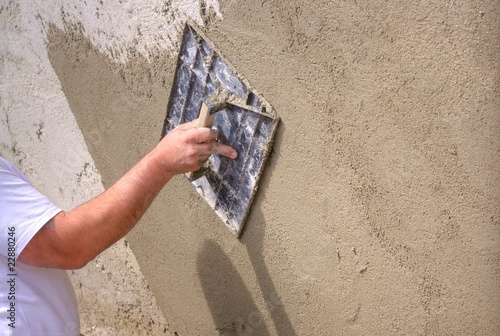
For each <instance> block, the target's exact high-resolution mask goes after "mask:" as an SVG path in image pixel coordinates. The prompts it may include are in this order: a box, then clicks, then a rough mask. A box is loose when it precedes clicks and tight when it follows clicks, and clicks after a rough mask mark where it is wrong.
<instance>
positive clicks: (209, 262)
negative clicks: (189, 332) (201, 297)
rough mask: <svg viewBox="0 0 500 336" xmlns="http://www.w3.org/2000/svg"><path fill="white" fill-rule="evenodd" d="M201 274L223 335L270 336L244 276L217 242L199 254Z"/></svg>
mask: <svg viewBox="0 0 500 336" xmlns="http://www.w3.org/2000/svg"><path fill="white" fill-rule="evenodd" d="M198 274H199V276H200V280H201V285H202V288H203V293H204V294H205V298H206V299H207V302H208V306H209V307H210V312H211V313H212V318H213V320H214V323H215V326H216V330H217V331H218V332H219V334H220V335H225V336H226V335H227V336H229V335H247V336H250V335H262V336H266V335H270V334H269V331H268V330H267V328H266V326H265V324H264V323H263V322H264V321H263V318H262V314H261V312H260V310H259V309H258V308H257V306H256V305H255V303H254V302H253V300H252V296H251V295H250V292H249V291H248V289H247V288H246V286H245V284H244V283H243V280H242V278H241V276H240V275H239V274H238V272H237V270H236V268H235V267H234V266H233V265H232V263H231V260H230V259H229V258H228V257H227V256H226V255H225V253H224V251H222V249H221V248H220V246H219V245H217V243H215V242H214V241H207V242H205V243H204V245H203V248H202V249H201V251H200V254H199V257H198Z"/></svg>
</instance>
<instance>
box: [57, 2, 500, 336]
mask: <svg viewBox="0 0 500 336" xmlns="http://www.w3.org/2000/svg"><path fill="white" fill-rule="evenodd" d="M498 5H499V3H498V1H497V2H491V3H490V2H488V3H476V2H472V1H466V2H461V3H448V4H443V3H436V2H430V1H424V2H418V3H408V4H406V5H405V6H404V7H401V6H399V5H397V4H396V3H395V2H391V1H390V2H385V1H374V2H370V3H366V4H356V3H344V2H341V3H337V2H330V1H319V0H318V1H313V2H310V3H308V4H307V6H305V5H304V4H303V2H300V1H272V0H270V1H265V2H260V1H253V0H250V1H245V2H235V1H222V2H221V7H220V8H221V12H222V14H223V17H224V20H221V21H219V20H213V21H210V22H207V26H206V28H205V29H204V30H205V33H206V34H207V35H208V36H209V37H210V39H211V40H213V41H214V42H215V44H216V45H217V46H218V48H219V49H220V50H221V51H222V52H223V54H224V55H225V56H226V57H227V58H228V59H229V61H230V62H231V63H232V64H233V65H234V66H235V67H236V68H237V69H238V71H239V72H241V73H242V74H243V75H244V76H245V77H246V78H247V79H248V80H249V82H250V83H251V84H252V85H253V86H254V87H255V88H256V89H257V90H258V91H259V92H261V93H262V94H263V95H264V96H265V98H266V99H267V100H268V101H269V102H271V104H273V106H274V108H275V109H276V111H277V112H278V114H279V115H280V117H281V124H280V126H279V129H278V132H277V135H276V141H275V145H274V150H273V153H272V155H271V157H270V159H269V162H268V164H267V167H266V170H265V171H264V174H263V175H262V179H261V184H260V187H259V192H258V193H257V195H256V198H255V201H254V204H253V206H252V210H251V212H250V215H249V217H248V220H247V223H246V226H245V230H244V232H243V235H242V237H241V239H240V240H237V239H235V237H234V236H233V235H232V234H231V233H230V232H229V231H228V230H227V228H226V227H225V226H224V224H223V223H221V222H220V220H219V219H218V218H217V216H216V215H215V214H214V213H213V212H212V211H211V210H210V209H209V208H208V206H207V205H206V204H205V203H204V201H203V199H201V198H200V197H199V196H198V195H197V193H196V192H195V191H194V190H192V189H191V187H190V186H189V184H188V183H187V181H186V180H184V178H183V177H177V178H174V179H173V180H172V181H171V182H170V183H169V185H168V186H167V187H166V188H165V189H164V190H163V191H162V192H161V193H160V194H159V196H158V198H157V199H156V201H155V202H154V203H153V205H152V206H151V208H150V210H149V211H148V213H147V214H146V215H145V216H144V218H143V219H142V220H141V223H140V224H139V225H138V226H137V227H136V228H135V229H134V230H133V231H132V232H131V233H130V234H129V235H128V237H127V238H128V241H129V242H130V245H131V248H132V251H133V252H134V255H135V257H136V258H137V260H138V262H139V265H140V266H141V270H142V272H143V274H144V275H145V277H146V279H147V281H148V283H149V285H150V287H151V289H152V291H153V293H154V294H155V299H156V301H157V302H158V305H159V306H160V308H161V309H162V311H163V314H164V315H165V317H166V319H167V320H168V323H169V325H170V327H171V328H172V332H176V333H177V334H178V335H339V334H342V335H399V334H411V335H441V334H446V333H448V334H454V335H469V334H484V335H491V334H495V333H496V331H497V330H498V329H500V320H499V319H498V316H500V283H499V280H498V279H499V278H500V277H499V275H500V266H499V265H500V237H499V235H500V229H499V228H500V213H499V209H498V203H499V197H500V195H499V190H500V189H499V188H498V187H499V182H500V176H499V171H498V166H499V163H500V159H499V148H500V139H499V134H500V132H498V131H499V126H500V119H499V118H500V117H499V114H498V108H499V106H500V101H499V99H500V98H499V97H500V95H499V82H498V74H499V61H498V60H499V58H498V54H499V51H500V50H499V45H500V44H499V43H498V42H499V40H498V39H499V36H500V31H499V29H500V25H499V17H500V15H499V14H500V13H498V10H499V8H500V6H498ZM48 41H49V42H48V50H49V58H50V60H51V63H52V65H53V67H54V69H55V71H56V73H57V75H58V77H59V79H60V81H61V84H62V87H63V91H64V93H65V95H66V97H67V99H68V102H69V105H70V106H71V110H72V111H73V113H74V114H75V118H76V119H77V122H78V125H79V126H80V128H81V129H82V132H83V134H84V137H85V140H86V143H87V146H88V148H89V151H90V153H91V154H92V157H93V158H94V160H95V162H96V167H97V168H98V169H99V172H100V174H101V175H102V179H103V181H104V185H105V187H109V186H110V185H111V184H112V183H113V182H114V181H115V180H116V179H118V178H119V177H120V176H121V174H122V173H123V172H125V171H126V170H127V169H129V168H130V167H131V166H132V165H133V164H134V163H135V162H136V161H137V160H138V159H139V158H140V157H141V156H142V155H144V154H145V153H147V151H149V150H150V149H152V148H153V146H154V145H155V144H156V143H157V141H158V139H159V135H160V133H161V127H162V125H163V119H164V116H165V114H166V111H165V108H166V105H167V99H168V92H170V87H169V85H170V83H171V82H172V77H171V76H172V74H173V71H174V59H175V58H174V57H172V56H171V55H167V54H166V53H165V54H162V53H157V54H154V55H153V57H154V58H153V62H151V63H150V62H148V61H147V60H146V59H145V58H143V57H141V56H140V55H136V56H135V57H133V58H132V59H131V60H130V61H129V62H128V63H125V64H117V63H113V62H111V61H109V59H107V58H106V57H104V56H103V55H102V54H100V53H99V52H98V51H97V50H95V49H93V48H92V46H91V44H90V43H89V41H88V40H86V38H85V37H83V35H82V34H80V33H79V32H78V31H77V30H75V31H72V32H71V33H64V32H62V31H60V30H58V29H55V28H54V29H52V30H51V32H50V34H49V38H48ZM96 139H101V140H99V141H97V140H96Z"/></svg>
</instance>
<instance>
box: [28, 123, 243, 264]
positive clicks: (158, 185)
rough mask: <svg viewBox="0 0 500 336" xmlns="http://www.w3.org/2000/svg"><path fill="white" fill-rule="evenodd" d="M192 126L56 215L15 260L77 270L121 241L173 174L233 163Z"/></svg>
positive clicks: (211, 137) (231, 153)
mask: <svg viewBox="0 0 500 336" xmlns="http://www.w3.org/2000/svg"><path fill="white" fill-rule="evenodd" d="M195 125H196V120H195V121H193V122H190V123H186V124H183V125H180V126H178V127H176V128H175V129H174V130H173V131H171V132H170V133H169V134H168V135H167V136H165V137H164V138H163V140H162V141H161V142H160V143H159V144H158V145H157V146H156V147H155V149H153V151H151V152H150V153H149V154H148V155H146V156H145V157H144V158H143V159H142V160H141V161H139V163H137V164H136V165H135V166H134V167H133V168H132V169H131V170H130V171H129V172H128V173H127V174H125V175H124V176H123V177H122V178H121V179H120V180H118V182H116V183H115V184H114V185H113V186H112V187H111V188H109V189H108V190H107V191H105V192H104V193H103V194H101V195H99V196H98V197H96V198H95V199H93V200H91V201H89V202H87V203H85V204H82V205H81V206H79V207H77V208H75V209H74V210H72V211H70V212H61V213H59V214H57V215H56V216H55V217H54V218H52V220H51V221H50V222H49V223H48V225H45V226H44V227H42V228H41V229H40V230H39V231H38V232H37V233H36V234H35V236H34V237H33V238H32V239H31V240H30V242H29V243H28V245H26V247H25V248H24V250H23V251H22V252H21V254H20V256H19V260H20V261H21V262H24V263H27V264H30V265H35V266H44V267H53V268H63V269H73V268H80V267H82V266H84V265H85V264H86V263H87V262H89V261H90V260H92V259H93V258H94V257H96V256H97V255H98V254H99V253H101V252H102V251H104V250H105V249H106V248H108V247H109V246H111V245H112V244H113V243H115V242H116V241H118V240H119V239H120V238H122V237H123V236H125V234H127V232H129V231H130V230H131V229H132V228H133V227H134V225H135V224H136V223H137V222H138V221H139V219H140V218H141V216H142V215H143V214H144V212H145V211H146V210H147V208H148V207H149V205H150V204H151V202H152V201H153V199H154V198H155V197H156V195H157V194H158V193H159V192H160V190H161V189H162V188H163V186H164V185H165V184H166V183H167V182H168V181H169V180H170V179H171V178H172V177H173V176H174V175H176V174H181V173H185V172H189V171H194V170H197V169H199V168H200V163H201V162H203V161H205V160H207V159H208V157H209V156H210V155H211V154H221V155H225V156H228V157H230V158H233V159H234V158H236V156H237V153H236V152H235V150H234V149H232V148H231V147H228V146H225V145H223V144H219V143H217V142H215V134H214V132H213V131H212V130H210V129H196V127H195Z"/></svg>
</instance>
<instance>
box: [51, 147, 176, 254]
mask: <svg viewBox="0 0 500 336" xmlns="http://www.w3.org/2000/svg"><path fill="white" fill-rule="evenodd" d="M161 167H162V166H161V164H160V163H159V162H158V159H157V156H156V153H155V151H153V152H151V153H150V154H148V155H147V156H146V157H144V158H143V159H142V160H141V161H139V162H138V163H137V164H136V165H135V166H134V167H133V168H132V169H131V170H130V171H129V172H127V173H126V174H125V175H124V176H123V177H122V178H121V179H120V180H118V181H117V182H116V183H115V184H114V185H113V186H112V187H110V188H109V189H108V190H106V191H105V192H104V193H102V194H101V195H99V196H98V197H96V198H94V199H92V200H90V201H89V202H87V203H84V204H82V205H80V206H79V207H77V208H75V209H74V210H72V211H70V212H68V213H66V214H65V217H66V218H65V219H64V220H65V221H66V223H65V225H64V227H62V228H61V230H67V232H65V234H64V236H65V237H68V238H70V239H68V244H71V246H68V250H72V251H75V256H76V257H77V258H78V259H79V260H80V259H81V263H87V262H88V261H90V260H92V259H93V258H95V257H96V256H97V255H98V254H99V253H101V252H102V251H103V250H105V249H106V248H108V247H109V246H111V245H112V244H113V243H115V242H116V241H118V240H119V239H120V238H122V237H123V236H125V235H126V234H127V233H128V232H129V231H130V230H131V229H132V228H133V227H134V225H135V224H136V223H137V222H138V221H139V219H140V218H141V217H142V215H143V214H144V213H145V211H146V210H147V209H148V207H149V206H150V204H151V203H152V201H153V200H154V198H155V197H156V195H157V194H158V193H159V192H160V190H161V189H162V188H163V187H164V186H165V184H166V183H167V182H168V181H169V180H170V179H171V178H172V176H173V175H172V174H171V173H169V172H166V171H162V168H161ZM55 221H56V222H55V223H54V224H55V226H57V218H55ZM68 231H69V232H68ZM71 237H72V238H73V239H71Z"/></svg>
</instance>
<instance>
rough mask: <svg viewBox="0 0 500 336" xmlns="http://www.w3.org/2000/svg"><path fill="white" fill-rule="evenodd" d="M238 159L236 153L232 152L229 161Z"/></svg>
mask: <svg viewBox="0 0 500 336" xmlns="http://www.w3.org/2000/svg"><path fill="white" fill-rule="evenodd" d="M237 157H238V153H236V151H235V152H233V154H231V159H236V158H237Z"/></svg>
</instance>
